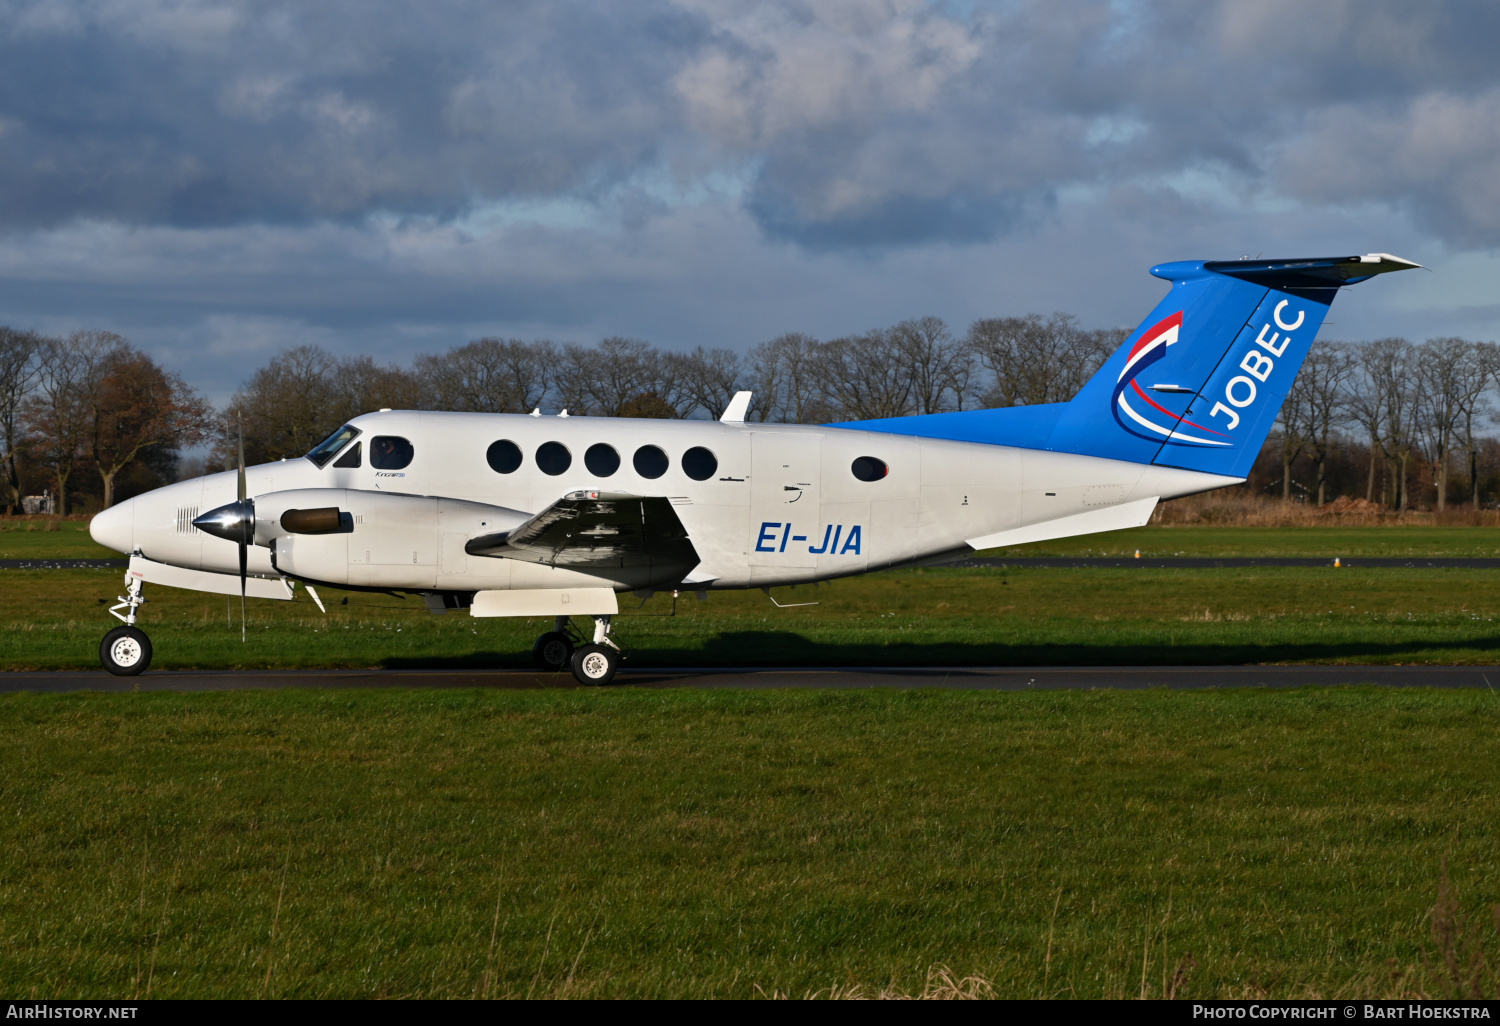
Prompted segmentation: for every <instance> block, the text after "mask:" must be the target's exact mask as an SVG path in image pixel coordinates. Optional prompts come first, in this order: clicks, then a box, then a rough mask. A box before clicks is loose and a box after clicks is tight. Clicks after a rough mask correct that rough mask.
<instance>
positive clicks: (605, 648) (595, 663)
mask: <svg viewBox="0 0 1500 1026" xmlns="http://www.w3.org/2000/svg"><path fill="white" fill-rule="evenodd" d="M619 668H620V646H619V645H616V644H615V643H614V642H613V641H611V640H610V638H609V617H607V616H596V617H594V640H593V641H592V642H591V643H590V644H587V645H584V646H583V647H582V648H579V649H577V650H576V651H575V652H574V653H573V659H572V669H573V677H574V678H575V679H576V680H577V681H578V683H580V684H588V685H592V686H594V687H602V686H603V685H605V684H608V683H609V682H610V681H611V680H613V679H614V676H615V671H616V670H618V669H619Z"/></svg>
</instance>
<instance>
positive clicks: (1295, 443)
mask: <svg viewBox="0 0 1500 1026" xmlns="http://www.w3.org/2000/svg"><path fill="white" fill-rule="evenodd" d="M1299 379H1300V375H1299ZM1298 391H1299V390H1298V388H1297V382H1296V381H1294V382H1293V383H1292V390H1291V392H1290V393H1288V395H1287V397H1286V402H1284V403H1282V405H1281V412H1280V413H1279V414H1278V415H1277V418H1276V423H1277V426H1278V427H1279V428H1280V431H1278V432H1277V434H1278V435H1279V436H1280V437H1279V442H1280V445H1281V501H1282V502H1290V501H1291V500H1292V464H1293V463H1295V462H1296V461H1297V457H1298V456H1300V455H1302V449H1303V447H1304V446H1306V445H1307V434H1306V433H1305V432H1306V419H1305V412H1306V411H1305V409H1304V401H1305V400H1304V397H1303V396H1301V395H1299V394H1298Z"/></svg>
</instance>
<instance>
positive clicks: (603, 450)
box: [583, 442, 620, 477]
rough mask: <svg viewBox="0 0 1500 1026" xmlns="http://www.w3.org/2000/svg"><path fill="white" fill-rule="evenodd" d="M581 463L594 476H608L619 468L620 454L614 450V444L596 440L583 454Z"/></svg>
mask: <svg viewBox="0 0 1500 1026" xmlns="http://www.w3.org/2000/svg"><path fill="white" fill-rule="evenodd" d="M583 465H584V466H585V467H588V468H589V473H590V474H593V475H594V476H595V477H608V476H609V475H611V474H613V473H614V472H615V471H617V470H619V469H620V454H619V453H617V452H615V447H614V446H612V445H605V444H604V443H603V442H598V443H596V444H594V445H591V446H589V449H588V452H586V453H584V454H583Z"/></svg>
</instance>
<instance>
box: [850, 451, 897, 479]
mask: <svg viewBox="0 0 1500 1026" xmlns="http://www.w3.org/2000/svg"><path fill="white" fill-rule="evenodd" d="M849 469H850V470H851V471H853V473H854V476H855V477H857V478H859V479H860V480H861V481H879V480H880V479H881V478H882V477H885V475H887V474H889V473H890V472H891V469H890V468H889V467H887V466H886V465H885V460H877V459H876V458H875V457H874V456H861V457H860V458H859V459H857V460H855V461H854V462H853V463H851V464H850V465H849Z"/></svg>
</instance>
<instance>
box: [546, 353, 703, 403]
mask: <svg viewBox="0 0 1500 1026" xmlns="http://www.w3.org/2000/svg"><path fill="white" fill-rule="evenodd" d="M557 390H558V396H559V400H560V401H561V403H562V405H563V406H564V407H565V408H568V409H572V410H573V411H574V412H576V413H592V414H595V415H597V416H601V417H627V416H629V417H663V418H670V417H682V416H685V415H686V413H687V412H690V411H691V409H692V408H693V406H694V405H696V403H695V401H694V400H693V399H692V397H691V395H690V393H689V392H688V391H685V390H684V389H683V388H682V387H681V383H680V381H679V376H678V372H677V369H676V367H675V366H674V365H672V364H670V363H668V362H666V361H664V360H663V359H662V358H661V354H659V353H658V352H656V350H655V349H653V348H652V347H651V345H650V343H648V342H643V341H641V340H640V339H633V338H620V337H618V336H614V337H611V338H607V339H604V340H603V341H602V342H600V343H599V345H598V346H597V347H595V348H593V349H589V348H586V347H584V346H576V345H570V346H564V347H563V351H562V366H561V370H560V372H559V374H558V379H557Z"/></svg>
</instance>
